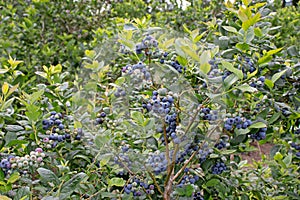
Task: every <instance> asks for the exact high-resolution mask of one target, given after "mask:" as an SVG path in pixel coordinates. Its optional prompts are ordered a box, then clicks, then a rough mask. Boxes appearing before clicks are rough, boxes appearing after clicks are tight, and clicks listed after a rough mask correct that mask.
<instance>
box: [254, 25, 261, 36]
mask: <svg viewBox="0 0 300 200" xmlns="http://www.w3.org/2000/svg"><path fill="white" fill-rule="evenodd" d="M254 34H255V36H257V37H262V36H263V33H262V31H261V29H260V28H259V27H256V28H254Z"/></svg>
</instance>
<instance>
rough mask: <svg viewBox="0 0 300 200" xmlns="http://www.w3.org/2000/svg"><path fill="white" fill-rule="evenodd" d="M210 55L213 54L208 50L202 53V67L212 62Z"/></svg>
mask: <svg viewBox="0 0 300 200" xmlns="http://www.w3.org/2000/svg"><path fill="white" fill-rule="evenodd" d="M210 54H211V53H210V51H208V50H206V51H203V52H202V54H201V56H200V64H201V65H202V64H206V63H208V62H209V61H210V60H211V57H210Z"/></svg>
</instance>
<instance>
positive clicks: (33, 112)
mask: <svg viewBox="0 0 300 200" xmlns="http://www.w3.org/2000/svg"><path fill="white" fill-rule="evenodd" d="M26 109H27V111H26V112H25V115H26V116H27V117H28V119H29V120H30V121H32V122H36V121H38V120H39V119H40V117H41V115H42V112H41V110H40V108H39V107H38V106H36V105H33V104H29V105H27V106H26Z"/></svg>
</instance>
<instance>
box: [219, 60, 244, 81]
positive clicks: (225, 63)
mask: <svg viewBox="0 0 300 200" xmlns="http://www.w3.org/2000/svg"><path fill="white" fill-rule="evenodd" d="M221 63H222V65H223V66H224V67H225V68H226V69H227V70H228V71H230V72H232V73H234V74H235V75H236V76H237V77H238V78H239V79H243V78H244V75H243V72H242V71H241V70H238V69H236V68H234V67H233V65H232V64H231V63H229V62H227V61H221Z"/></svg>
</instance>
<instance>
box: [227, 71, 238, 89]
mask: <svg viewBox="0 0 300 200" xmlns="http://www.w3.org/2000/svg"><path fill="white" fill-rule="evenodd" d="M238 80H239V78H238V77H237V76H236V75H234V74H230V75H229V76H227V77H226V78H225V80H224V84H225V87H226V88H230V86H232V85H233V84H234V83H235V82H237V81H238Z"/></svg>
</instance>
